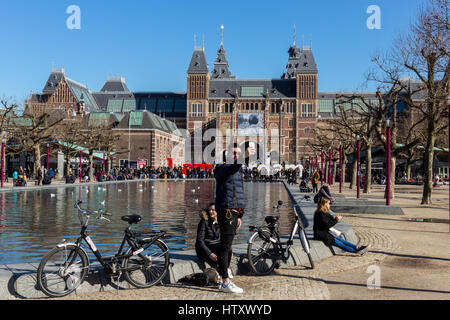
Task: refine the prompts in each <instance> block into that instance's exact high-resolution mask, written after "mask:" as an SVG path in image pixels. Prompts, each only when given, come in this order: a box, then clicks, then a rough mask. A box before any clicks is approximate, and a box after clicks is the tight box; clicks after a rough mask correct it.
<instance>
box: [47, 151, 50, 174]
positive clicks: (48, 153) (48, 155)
mask: <svg viewBox="0 0 450 320" xmlns="http://www.w3.org/2000/svg"><path fill="white" fill-rule="evenodd" d="M49 159H50V146H49V145H47V171H48V169H49Z"/></svg>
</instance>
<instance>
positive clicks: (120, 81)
mask: <svg viewBox="0 0 450 320" xmlns="http://www.w3.org/2000/svg"><path fill="white" fill-rule="evenodd" d="M100 91H101V92H130V89H128V86H127V84H126V83H125V79H124V78H109V79H108V80H107V81H106V82H105V84H104V85H103V87H102V89H101V90H100Z"/></svg>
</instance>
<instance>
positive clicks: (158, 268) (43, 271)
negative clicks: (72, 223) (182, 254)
mask: <svg viewBox="0 0 450 320" xmlns="http://www.w3.org/2000/svg"><path fill="white" fill-rule="evenodd" d="M81 203H82V201H80V200H79V201H77V202H76V203H75V207H76V208H77V209H78V217H79V219H80V224H81V232H80V236H79V237H78V239H77V240H76V241H75V243H69V242H66V240H65V239H63V241H62V242H61V243H60V244H58V245H57V246H56V247H55V248H54V249H53V250H51V251H50V252H49V253H47V254H46V255H45V256H44V257H43V259H42V261H41V263H40V264H39V268H38V271H37V283H38V286H39V288H40V289H41V290H42V291H43V292H44V293H45V294H46V295H47V296H49V297H63V296H66V295H68V294H70V293H72V292H73V291H75V290H76V289H77V288H78V287H79V286H80V285H81V284H82V283H83V281H84V279H85V277H86V275H87V273H88V271H89V259H88V255H87V253H86V251H85V249H84V248H83V247H82V246H81V244H82V240H85V241H86V243H87V245H88V247H89V249H90V250H91V251H92V252H93V253H94V255H95V257H96V258H97V260H98V261H99V262H100V264H101V265H102V266H103V267H104V268H105V272H106V273H107V274H108V275H110V276H111V277H114V276H116V277H117V282H118V281H119V278H120V276H121V275H122V274H123V275H124V276H125V279H126V280H127V281H128V282H129V283H130V284H132V285H133V286H135V287H137V288H148V287H151V286H153V285H155V284H156V283H158V282H161V281H162V279H163V278H164V276H165V275H166V273H167V270H168V268H169V249H168V247H167V245H166V244H165V243H164V242H163V241H162V240H161V239H164V238H165V237H166V232H165V231H135V230H131V225H132V224H137V223H139V221H141V220H142V217H141V216H140V215H137V214H132V215H126V216H122V217H121V219H122V220H123V221H125V222H127V223H128V227H127V228H126V229H125V231H124V237H123V240H122V244H121V245H120V248H119V250H118V251H117V253H116V254H115V255H112V256H105V257H103V256H102V255H101V254H100V252H99V251H98V249H97V247H96V246H95V243H94V242H93V241H92V239H91V238H90V237H89V236H88V235H87V233H86V229H87V226H88V223H89V218H90V217H91V216H93V215H95V216H96V219H98V220H107V221H110V220H109V219H108V218H106V217H105V216H111V215H112V214H110V213H107V212H105V210H104V209H103V208H100V209H99V210H98V211H88V210H84V209H81V208H80V204H81ZM126 244H128V246H127V247H126V246H125V245H126ZM117 287H118V286H117Z"/></svg>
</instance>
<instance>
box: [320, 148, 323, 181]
mask: <svg viewBox="0 0 450 320" xmlns="http://www.w3.org/2000/svg"><path fill="white" fill-rule="evenodd" d="M320 167H321V172H320V185H321V186H323V151H322V152H321V153H320Z"/></svg>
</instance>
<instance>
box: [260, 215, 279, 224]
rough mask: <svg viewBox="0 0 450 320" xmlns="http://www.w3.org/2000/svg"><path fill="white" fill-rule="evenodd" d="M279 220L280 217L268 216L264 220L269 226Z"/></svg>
mask: <svg viewBox="0 0 450 320" xmlns="http://www.w3.org/2000/svg"><path fill="white" fill-rule="evenodd" d="M278 219H280V217H279V216H267V217H265V218H264V220H265V221H266V222H267V223H268V224H271V223H274V222H277V221H278Z"/></svg>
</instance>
